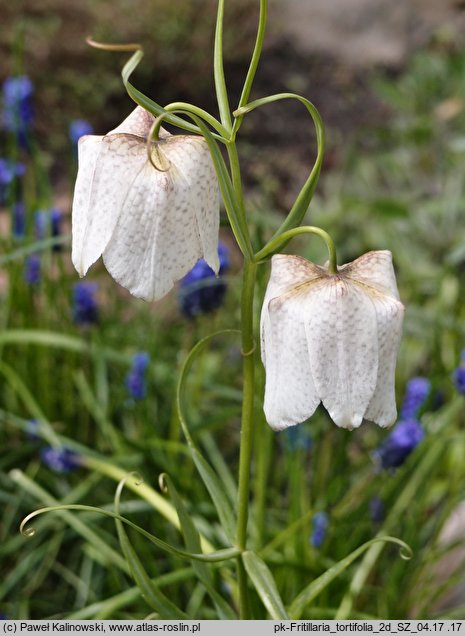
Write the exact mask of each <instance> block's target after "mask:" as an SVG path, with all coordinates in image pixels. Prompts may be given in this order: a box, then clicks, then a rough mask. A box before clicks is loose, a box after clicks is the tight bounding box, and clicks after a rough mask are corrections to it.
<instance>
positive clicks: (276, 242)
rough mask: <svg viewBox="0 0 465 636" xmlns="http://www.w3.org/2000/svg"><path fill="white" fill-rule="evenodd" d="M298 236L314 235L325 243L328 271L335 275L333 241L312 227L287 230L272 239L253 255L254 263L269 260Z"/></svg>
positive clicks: (335, 256) (334, 247) (305, 226)
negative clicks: (285, 244)
mask: <svg viewBox="0 0 465 636" xmlns="http://www.w3.org/2000/svg"><path fill="white" fill-rule="evenodd" d="M299 234H316V235H317V236H319V237H321V238H322V239H323V240H324V242H325V243H326V247H327V248H328V254H329V265H328V269H329V271H330V272H331V274H337V255H336V246H335V245H334V241H333V239H332V238H331V237H330V235H329V234H328V233H327V232H325V231H324V230H322V229H321V228H319V227H315V226H313V225H304V226H302V227H296V228H294V229H292V230H288V231H287V232H283V234H280V235H279V236H277V237H276V238H275V239H272V240H271V241H270V242H269V243H268V245H265V247H264V248H263V249H262V250H260V251H259V252H257V253H256V254H255V260H256V262H257V263H258V262H260V261H264V260H266V259H267V258H269V257H270V256H271V255H272V254H273V253H274V252H275V251H276V250H277V249H278V248H279V247H280V246H281V245H282V244H283V243H286V242H287V241H289V240H290V239H292V238H294V236H298V235H299Z"/></svg>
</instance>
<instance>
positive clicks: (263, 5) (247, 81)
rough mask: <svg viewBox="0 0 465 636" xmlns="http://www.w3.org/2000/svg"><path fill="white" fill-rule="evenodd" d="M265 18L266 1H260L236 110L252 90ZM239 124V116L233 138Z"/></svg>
mask: <svg viewBox="0 0 465 636" xmlns="http://www.w3.org/2000/svg"><path fill="white" fill-rule="evenodd" d="M267 17H268V0H260V17H259V20H258V30H257V38H256V40H255V48H254V51H253V54H252V59H251V60H250V66H249V70H248V71H247V76H246V78H245V82H244V86H243V88H242V94H241V98H240V100H239V105H238V108H241V107H242V106H245V105H246V104H247V102H248V101H249V96H250V91H251V89H252V84H253V81H254V79H255V73H256V72H257V67H258V62H259V60H260V56H261V54H262V49H263V41H264V39H265V30H266V21H267ZM241 122H242V117H241V116H239V117H237V118H236V119H235V121H234V124H233V137H234V136H235V135H236V133H237V131H238V130H239V127H240V125H241Z"/></svg>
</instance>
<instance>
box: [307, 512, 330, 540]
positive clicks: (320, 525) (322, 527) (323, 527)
mask: <svg viewBox="0 0 465 636" xmlns="http://www.w3.org/2000/svg"><path fill="white" fill-rule="evenodd" d="M328 526H329V517H328V515H327V514H326V512H317V513H316V514H315V515H314V516H313V518H312V534H311V535H310V544H311V545H312V546H313V547H314V548H321V546H322V545H323V543H324V540H325V538H326V532H327V530H328Z"/></svg>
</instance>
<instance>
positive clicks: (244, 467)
mask: <svg viewBox="0 0 465 636" xmlns="http://www.w3.org/2000/svg"><path fill="white" fill-rule="evenodd" d="M256 272H257V265H256V263H254V262H253V261H251V260H249V259H245V260H244V273H243V287H242V301H241V331H242V359H243V362H242V369H243V398H242V426H241V448H240V458H239V491H238V501H237V533H236V542H237V547H238V548H239V549H240V550H241V551H244V550H246V548H247V520H248V513H249V483H250V464H251V457H252V439H253V435H252V433H253V406H254V381H255V361H254V352H255V340H254V334H253V300H254V289H255V279H256ZM237 568H238V584H239V599H240V617H241V619H247V618H250V610H249V602H248V593H247V574H246V572H245V569H244V565H243V563H242V559H241V558H240V557H239V558H238V562H237Z"/></svg>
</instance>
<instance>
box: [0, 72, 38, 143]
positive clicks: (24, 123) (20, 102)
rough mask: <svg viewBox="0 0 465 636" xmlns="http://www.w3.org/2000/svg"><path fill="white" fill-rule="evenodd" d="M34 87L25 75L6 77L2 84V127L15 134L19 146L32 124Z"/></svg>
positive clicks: (25, 139) (23, 141)
mask: <svg viewBox="0 0 465 636" xmlns="http://www.w3.org/2000/svg"><path fill="white" fill-rule="evenodd" d="M33 93H34V87H33V85H32V82H31V80H30V79H29V78H28V77H27V76H26V75H20V76H18V77H8V78H7V79H6V80H5V81H4V83H3V118H2V119H3V127H4V128H5V130H8V131H9V132H12V133H15V134H16V135H17V137H18V140H19V142H20V144H21V145H23V146H26V145H27V136H28V133H29V130H30V128H31V126H32V124H33V122H34V108H33V104H32V95H33Z"/></svg>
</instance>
